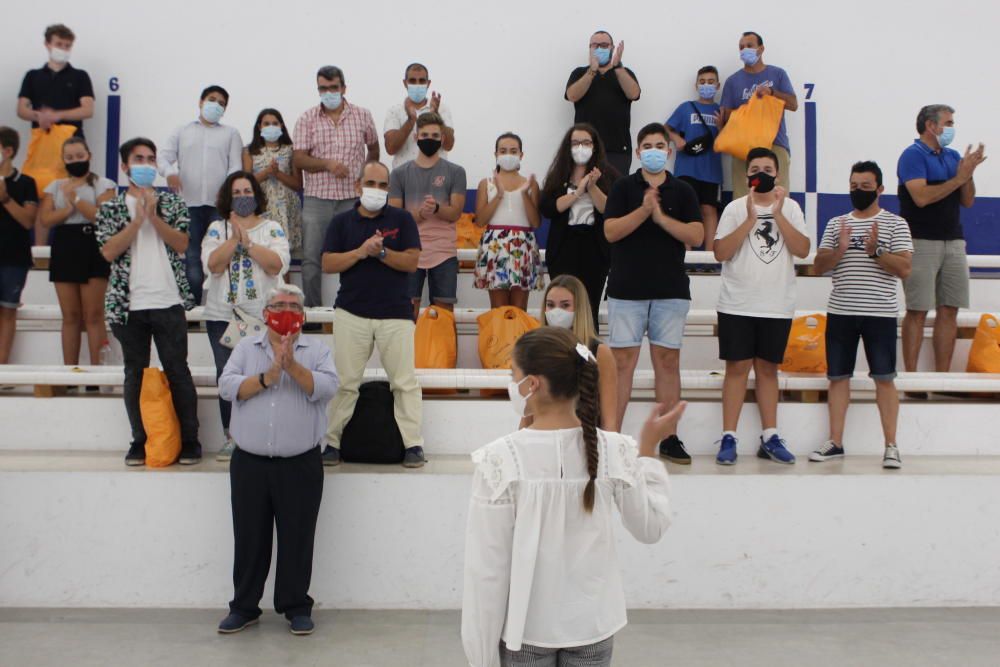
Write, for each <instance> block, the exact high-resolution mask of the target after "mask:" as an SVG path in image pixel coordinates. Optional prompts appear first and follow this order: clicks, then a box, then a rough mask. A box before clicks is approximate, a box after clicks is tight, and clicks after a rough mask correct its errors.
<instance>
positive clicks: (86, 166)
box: [66, 160, 90, 178]
mask: <svg viewBox="0 0 1000 667" xmlns="http://www.w3.org/2000/svg"><path fill="white" fill-rule="evenodd" d="M66 173H67V174H69V175H70V176H72V177H73V178H83V177H84V176H86V175H87V174H89V173H90V160H84V161H83V162H67V163H66Z"/></svg>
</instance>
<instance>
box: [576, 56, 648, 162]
mask: <svg viewBox="0 0 1000 667" xmlns="http://www.w3.org/2000/svg"><path fill="white" fill-rule="evenodd" d="M587 69H588V68H587V67H577V68H576V69H575V70H573V72H572V73H571V74H570V75H569V81H567V82H566V87H567V88H569V87H570V85H572V84H573V83H575V82H576V81H578V80H579V79H580V77H582V76H584V75H585V74H586V73H587ZM625 71H626V72H628V73H629V76H631V77H632V78H633V79H635V80H636V83H638V81H639V80H638V79H636V77H635V72H633V71H632V70H630V69H629V68H628V67H626V68H625ZM566 99H569V98H568V97H566ZM573 106H574V107H575V108H576V116H575V118H574V122H576V123H590V124H591V125H593V126H594V127H595V128H597V134H598V135H600V137H601V141H603V142H604V150H606V151H607V152H609V153H627V152H629V151H630V150H632V100H630V99H629V98H628V97H626V96H625V91H623V90H622V86H621V84H620V83H618V75H617V74H615V70H613V69H609V70H608V71H607V72H604V73H601V72H598V73H597V74H596V75H595V76H594V80H593V81H591V82H590V88H588V89H587V94H586V95H584V96H583V97H581V98H580V100H579V101H577V102H574V104H573Z"/></svg>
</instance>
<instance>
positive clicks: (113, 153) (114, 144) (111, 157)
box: [104, 95, 122, 183]
mask: <svg viewBox="0 0 1000 667" xmlns="http://www.w3.org/2000/svg"><path fill="white" fill-rule="evenodd" d="M121 117H122V98H121V96H120V95H108V133H107V137H106V139H107V148H106V149H105V154H104V175H105V176H107V177H108V178H110V179H111V180H112V181H114V182H115V183H117V182H118V144H119V143H120V142H121Z"/></svg>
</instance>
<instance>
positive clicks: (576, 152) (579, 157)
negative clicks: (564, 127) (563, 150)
mask: <svg viewBox="0 0 1000 667" xmlns="http://www.w3.org/2000/svg"><path fill="white" fill-rule="evenodd" d="M569 150H570V153H572V154H573V162H575V163H577V164H587V163H588V162H590V158H592V157H593V156H594V149H593V148H591V147H590V146H573V147H572V148H570V149H569Z"/></svg>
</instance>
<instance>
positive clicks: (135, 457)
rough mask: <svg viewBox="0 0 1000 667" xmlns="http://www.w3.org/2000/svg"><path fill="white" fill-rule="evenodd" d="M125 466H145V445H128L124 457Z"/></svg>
mask: <svg viewBox="0 0 1000 667" xmlns="http://www.w3.org/2000/svg"><path fill="white" fill-rule="evenodd" d="M125 465H127V466H144V465H146V445H137V444H135V443H133V444H131V445H129V448H128V454H126V455H125Z"/></svg>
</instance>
